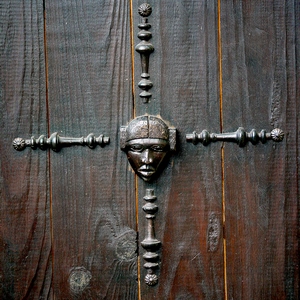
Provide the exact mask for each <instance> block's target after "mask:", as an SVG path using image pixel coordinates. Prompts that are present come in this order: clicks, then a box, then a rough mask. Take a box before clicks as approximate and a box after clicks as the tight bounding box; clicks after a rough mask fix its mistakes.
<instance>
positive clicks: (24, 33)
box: [0, 0, 52, 299]
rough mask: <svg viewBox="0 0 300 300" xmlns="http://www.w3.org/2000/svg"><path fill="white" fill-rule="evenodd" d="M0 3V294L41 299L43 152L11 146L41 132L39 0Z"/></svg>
mask: <svg viewBox="0 0 300 300" xmlns="http://www.w3.org/2000/svg"><path fill="white" fill-rule="evenodd" d="M38 2H40V1H18V0H11V1H8V0H7V1H1V4H0V15H1V18H0V23H1V26H0V27H1V30H0V65H1V68H0V113H1V117H0V124H1V131H0V140H1V146H0V161H1V171H0V172H1V175H0V191H1V192H0V193H1V194H0V198H1V201H0V228H1V237H0V298H1V299H47V298H48V297H50V294H51V290H50V286H51V276H52V270H51V235H50V216H49V211H50V209H49V205H50V203H49V193H48V190H49V186H48V183H47V180H48V167H47V166H48V162H47V153H45V152H41V151H40V152H33V151H32V150H31V149H26V150H25V151H24V152H21V153H18V152H17V151H15V150H14V149H13V147H12V141H13V139H14V138H16V137H18V136H19V137H24V138H30V136H31V135H33V134H38V133H40V132H42V133H47V115H46V89H45V83H46V82H45V61H44V22H43V3H42V2H40V3H38Z"/></svg>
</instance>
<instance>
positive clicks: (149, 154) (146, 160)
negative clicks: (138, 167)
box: [142, 149, 153, 165]
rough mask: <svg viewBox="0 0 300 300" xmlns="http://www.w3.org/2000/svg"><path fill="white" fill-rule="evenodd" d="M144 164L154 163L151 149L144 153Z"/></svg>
mask: <svg viewBox="0 0 300 300" xmlns="http://www.w3.org/2000/svg"><path fill="white" fill-rule="evenodd" d="M142 162H143V163H144V164H146V165H148V164H151V163H153V154H152V152H151V151H150V150H149V149H145V150H144V151H143V157H142Z"/></svg>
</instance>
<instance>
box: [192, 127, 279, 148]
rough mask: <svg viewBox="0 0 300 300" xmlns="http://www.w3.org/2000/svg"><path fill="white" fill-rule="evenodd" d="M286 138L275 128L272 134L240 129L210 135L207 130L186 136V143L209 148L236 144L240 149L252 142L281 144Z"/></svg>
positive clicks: (254, 143) (263, 131) (264, 131)
mask: <svg viewBox="0 0 300 300" xmlns="http://www.w3.org/2000/svg"><path fill="white" fill-rule="evenodd" d="M283 138H284V132H283V131H282V130H281V129H279V128H275V129H273V130H272V131H271V132H266V130H264V129H263V130H262V131H261V132H260V133H258V132H257V131H256V130H255V129H252V130H251V131H250V132H246V131H245V129H244V128H242V127H240V128H239V129H238V130H237V131H236V132H227V133H209V132H208V131H207V130H203V131H202V132H201V133H196V132H195V131H194V132H193V133H190V134H187V135H186V141H187V142H191V143H193V144H194V145H196V144H197V143H198V142H200V143H202V144H203V145H204V146H207V145H208V144H210V143H211V142H213V143H214V142H218V141H220V142H235V143H237V144H238V145H239V146H240V147H244V146H246V144H247V142H248V141H249V142H251V143H252V144H253V145H256V144H258V143H259V141H261V142H262V143H263V144H264V143H266V142H267V140H273V141H274V142H281V141H282V140H283Z"/></svg>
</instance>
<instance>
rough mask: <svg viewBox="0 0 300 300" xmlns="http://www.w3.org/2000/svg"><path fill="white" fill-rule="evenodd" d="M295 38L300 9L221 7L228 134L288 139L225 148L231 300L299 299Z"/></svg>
mask: <svg viewBox="0 0 300 300" xmlns="http://www.w3.org/2000/svg"><path fill="white" fill-rule="evenodd" d="M296 30H298V32H299V4H297V1H258V0H257V1H221V32H222V53H223V55H222V69H223V73H222V75H223V131H224V132H226V131H235V130H236V129H237V128H238V127H239V126H243V127H244V128H245V129H247V130H251V129H252V128H256V129H258V130H261V129H267V130H271V129H273V128H274V127H279V128H282V129H283V130H284V131H285V132H286V137H285V139H284V141H283V142H282V143H280V144H275V143H273V142H268V143H267V144H264V145H262V144H259V145H256V146H253V145H251V144H249V145H247V147H245V148H243V149H241V148H239V147H238V146H237V145H234V144H226V145H224V159H225V166H224V170H225V203H226V223H225V224H226V225H225V228H226V231H225V232H226V233H225V235H226V250H227V251H226V252H227V257H226V260H227V284H228V285H227V286H228V299H298V297H299V269H298V268H299V253H298V251H299V250H298V246H299V244H298V243H299V242H298V240H297V238H298V226H299V224H298V217H299V194H298V183H299V178H298V172H299V171H298V161H297V154H298V147H299V146H298V144H297V143H298V129H297V128H298V119H297V114H298V112H299V108H298V104H297V98H299V78H298V76H299V68H298V70H297V69H296V66H297V58H298V59H299V38H298V37H296Z"/></svg>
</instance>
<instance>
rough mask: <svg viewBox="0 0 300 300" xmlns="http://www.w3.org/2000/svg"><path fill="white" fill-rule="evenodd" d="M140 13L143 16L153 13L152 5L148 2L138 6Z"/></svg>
mask: <svg viewBox="0 0 300 300" xmlns="http://www.w3.org/2000/svg"><path fill="white" fill-rule="evenodd" d="M138 12H139V15H140V16H142V17H148V16H150V15H151V13H152V7H151V6H150V5H149V4H148V3H143V4H141V5H140V6H139V8H138Z"/></svg>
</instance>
